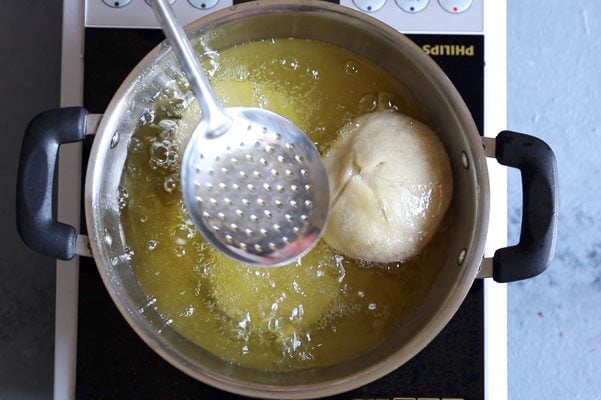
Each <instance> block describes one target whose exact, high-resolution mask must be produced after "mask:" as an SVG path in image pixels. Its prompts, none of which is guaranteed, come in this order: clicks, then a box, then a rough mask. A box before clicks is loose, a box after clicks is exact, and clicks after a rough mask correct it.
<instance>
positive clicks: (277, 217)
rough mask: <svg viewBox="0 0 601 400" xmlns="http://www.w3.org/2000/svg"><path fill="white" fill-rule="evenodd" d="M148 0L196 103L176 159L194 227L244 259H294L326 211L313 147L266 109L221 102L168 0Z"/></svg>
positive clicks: (315, 235) (309, 243) (310, 242)
mask: <svg viewBox="0 0 601 400" xmlns="http://www.w3.org/2000/svg"><path fill="white" fill-rule="evenodd" d="M150 3H151V5H152V7H153V9H154V12H155V14H156V16H157V19H158V20H159V23H160V24H161V27H162V28H163V31H164V33H165V36H166V37H167V39H168V40H169V42H170V44H171V46H172V47H173V50H174V52H175V54H176V56H177V58H178V60H179V62H180V64H181V66H182V69H183V71H184V72H185V74H186V75H187V77H188V80H189V82H190V85H191V87H192V89H193V91H194V94H195V95H196V97H197V99H198V101H199V103H200V108H201V111H202V120H201V122H200V124H199V126H198V127H197V128H196V130H195V131H194V133H193V135H192V138H191V139H190V142H189V143H188V145H187V146H186V149H185V152H184V156H183V160H182V165H181V182H182V192H183V197H184V201H185V203H186V206H187V208H188V211H189V213H190V216H191V217H192V220H193V221H194V223H195V225H196V227H197V228H198V230H199V231H200V232H201V233H202V234H203V236H204V237H205V238H206V239H207V240H208V241H209V242H210V243H211V244H213V245H214V246H215V247H216V248H217V249H219V250H220V251H222V252H223V253H225V254H226V255H227V256H229V257H231V258H233V259H235V260H237V261H240V262H242V263H245V264H250V265H264V266H278V265H284V264H287V263H289V262H291V261H294V260H295V259H298V258H299V257H301V256H302V255H304V254H305V253H306V252H308V251H309V250H310V249H311V248H312V247H313V246H314V245H315V244H316V243H317V241H318V240H319V238H320V237H321V234H322V232H323V230H324V229H325V225H326V221H327V217H328V211H329V202H330V198H329V193H330V191H329V186H328V177H327V175H326V171H325V167H324V165H323V162H322V159H321V156H320V154H319V152H318V150H317V148H316V147H315V145H314V144H313V143H312V142H311V141H310V140H309V138H308V137H307V136H306V135H305V134H304V132H303V131H301V130H300V129H299V128H298V127H296V126H295V125H294V124H293V123H292V122H290V121H289V120H287V119H285V118H283V117H281V116H279V115H277V114H275V113H273V112H270V111H268V110H265V109H261V108H242V107H231V108H224V107H223V105H222V104H221V102H220V101H219V99H218V98H217V96H216V95H215V92H214V91H213V89H212V88H211V85H210V83H209V81H208V78H207V77H206V75H205V73H204V70H203V67H202V65H201V64H200V61H199V60H198V57H197V55H196V52H195V51H194V48H193V47H192V44H191V43H190V41H189V40H188V38H187V36H186V34H185V32H184V30H183V29H182V27H181V26H180V25H179V23H178V22H177V21H176V19H175V16H174V15H173V12H172V10H171V7H170V6H169V4H168V0H152V1H151V2H150Z"/></svg>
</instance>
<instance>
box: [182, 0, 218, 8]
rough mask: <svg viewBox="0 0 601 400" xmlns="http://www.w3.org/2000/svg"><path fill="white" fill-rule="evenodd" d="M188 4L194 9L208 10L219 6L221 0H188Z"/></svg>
mask: <svg viewBox="0 0 601 400" xmlns="http://www.w3.org/2000/svg"><path fill="white" fill-rule="evenodd" d="M188 3H190V5H191V6H192V7H194V8H198V9H200V10H208V9H209V8H213V7H215V6H216V5H217V4H219V0H188Z"/></svg>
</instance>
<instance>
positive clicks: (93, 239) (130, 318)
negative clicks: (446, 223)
mask: <svg viewBox="0 0 601 400" xmlns="http://www.w3.org/2000/svg"><path fill="white" fill-rule="evenodd" d="M277 12H314V13H330V14H338V15H342V16H344V17H345V18H349V17H350V19H351V20H356V22H357V23H360V24H363V25H370V28H371V29H372V30H373V31H375V32H377V33H378V34H379V35H381V36H382V37H385V38H386V39H387V40H390V41H394V42H396V43H400V44H402V47H403V49H404V51H406V52H407V53H408V55H409V56H410V58H411V59H413V60H415V62H416V64H419V65H420V67H421V68H422V69H423V70H424V72H425V74H426V75H427V76H428V77H429V78H430V79H432V80H433V82H434V83H435V84H436V85H437V86H439V87H442V88H444V94H445V96H447V99H446V100H447V101H448V102H449V103H450V104H451V105H452V106H453V108H454V109H455V110H456V114H457V118H458V119H460V120H461V126H463V127H465V128H466V131H465V133H464V135H465V138H466V141H467V143H468V147H469V148H468V149H466V152H468V157H469V160H470V168H472V167H473V168H474V169H475V171H476V172H477V173H476V190H477V205H478V207H477V209H476V210H474V212H475V214H476V215H475V219H474V220H475V221H476V223H475V226H474V228H473V230H472V231H471V239H472V240H471V241H470V242H469V250H468V251H467V254H466V256H465V259H464V261H463V265H466V266H468V267H466V268H463V271H462V273H461V274H460V275H461V278H460V279H457V280H456V281H455V284H454V285H453V287H452V288H451V289H450V290H449V293H448V296H447V298H446V307H441V308H439V309H437V312H436V313H435V314H433V315H431V316H430V318H429V319H428V321H427V322H426V323H425V325H424V327H423V329H422V332H423V334H420V335H414V336H413V337H412V339H411V340H410V341H409V342H407V343H406V345H405V346H404V347H403V348H401V349H399V350H398V351H396V352H394V353H392V354H390V355H389V356H388V357H386V358H385V359H383V360H381V361H380V362H378V363H376V364H374V365H371V366H369V367H367V368H365V369H363V370H361V371H359V372H357V373H354V374H352V375H348V376H345V377H343V378H340V379H335V380H331V381H327V382H321V383H318V384H310V385H295V386H274V385H258V384H254V383H249V382H246V381H242V380H239V379H232V378H230V377H227V376H224V375H218V374H215V373H214V372H212V371H210V370H208V369H205V368H203V367H198V366H195V365H192V364H191V363H190V362H189V360H188V359H186V358H185V357H184V356H182V355H181V354H178V353H177V352H175V351H174V350H173V349H170V348H168V347H166V346H164V345H163V344H162V342H161V340H160V338H159V337H158V336H157V335H156V333H154V334H153V332H150V330H149V329H148V328H147V327H146V326H143V325H142V324H140V323H138V322H137V320H136V315H135V313H136V312H138V310H137V309H134V308H133V307H129V305H128V304H126V301H124V299H123V298H122V297H121V296H120V295H119V288H118V287H117V286H118V283H116V282H115V281H114V279H112V278H111V275H112V272H111V266H110V263H105V262H102V261H103V260H102V259H100V258H99V257H98V255H99V254H102V250H101V248H100V246H99V243H101V242H102V239H103V238H102V236H101V233H100V232H99V231H98V229H97V226H96V225H97V224H96V218H95V216H94V214H95V211H94V209H95V207H94V205H95V204H96V203H97V202H98V198H97V197H98V192H99V189H98V188H99V185H100V184H101V179H100V171H97V168H95V167H94V166H95V165H97V164H98V163H103V159H104V158H105V157H106V152H105V151H102V149H108V148H109V145H110V142H111V139H112V136H113V133H114V127H115V126H117V124H118V118H119V116H120V115H121V114H122V112H123V111H124V110H125V106H126V104H125V102H126V100H127V99H128V98H129V95H130V93H131V92H132V91H134V89H135V88H136V84H137V81H138V79H139V77H140V76H143V75H144V73H145V72H146V71H147V70H148V68H149V67H150V66H151V65H153V64H154V63H155V62H157V61H158V60H160V59H161V58H162V57H164V56H165V55H166V54H168V53H169V52H170V51H171V49H170V46H169V45H168V44H167V43H166V41H163V42H161V43H160V44H158V45H157V46H156V47H154V48H153V49H152V50H151V51H150V52H149V53H148V54H147V55H146V56H145V57H144V58H143V59H142V60H141V61H140V62H139V63H138V64H137V65H136V67H135V68H134V69H133V70H132V71H131V72H130V73H129V75H128V76H127V78H126V79H125V80H124V82H123V83H122V84H121V86H120V87H119V89H118V90H117V92H116V93H115V94H114V96H113V98H112V100H111V102H110V104H109V105H108V107H107V109H106V110H105V113H104V116H103V118H102V120H101V122H100V125H99V127H98V131H97V134H96V138H95V139H94V143H93V147H92V150H91V153H90V159H89V163H88V169H87V172H86V179H85V192H84V193H85V202H84V205H85V216H86V224H87V228H88V235H89V238H90V245H91V248H92V253H93V254H94V255H95V261H96V264H97V267H98V270H99V272H100V276H101V277H102V280H103V282H104V285H105V287H106V288H107V291H108V292H109V295H110V296H111V298H112V300H113V302H114V303H115V305H116V306H117V308H118V309H119V311H120V312H121V314H122V315H123V316H124V317H125V319H126V320H127V322H128V323H129V325H130V326H131V327H132V328H133V329H134V331H135V332H136V333H137V334H138V336H139V337H141V338H142V339H143V340H144V341H145V342H146V344H148V345H149V346H150V347H151V348H152V349H153V350H154V351H156V352H157V353H158V354H159V355H160V356H161V357H162V358H163V359H165V360H167V361H168V362H169V363H170V364H172V365H173V366H175V367H176V368H178V369H179V370H181V371H182V372H184V373H186V374H187V375H189V376H191V377H193V378H195V379H197V380H199V381H202V382H204V383H207V384H209V385H211V386H214V387H217V388H219V389H222V390H225V391H228V392H234V393H238V394H241V395H246V396H252V397H263V398H289V399H301V398H313V397H324V396H329V395H334V394H338V393H342V392H345V391H348V390H351V389H354V388H357V387H360V386H363V385H365V384H367V383H370V382H372V381H374V380H376V379H378V378H381V377H382V376H384V375H386V374H388V373H390V372H392V371H394V370H395V369H397V368H399V367H400V366H401V365H403V364H404V363H406V362H407V361H409V359H411V358H412V357H414V356H415V355H416V354H418V353H419V352H420V351H421V350H422V349H423V348H424V347H426V346H427V345H428V344H429V343H430V342H431V341H432V339H433V338H434V337H436V336H437V335H438V333H440V331H441V330H442V328H443V327H444V326H446V325H447V324H448V322H449V321H450V319H451V318H452V317H453V315H454V314H455V313H456V312H457V310H458V309H459V306H460V305H461V304H462V302H463V300H464V299H465V297H466V296H467V293H468V291H469V289H470V288H471V286H472V283H473V281H474V280H475V278H476V275H477V273H478V270H479V267H480V263H481V262H482V258H483V254H484V245H485V238H486V233H487V230H488V218H489V206H490V200H489V195H490V188H489V179H488V168H487V165H486V160H485V155H484V151H483V149H482V143H481V137H480V135H479V134H478V130H477V128H476V125H475V123H474V121H473V119H472V116H471V113H470V112H469V110H468V108H467V106H466V105H465V103H464V101H463V99H462V97H461V95H460V94H459V93H458V91H457V90H456V89H455V87H454V86H453V84H452V83H451V81H450V79H449V78H448V77H447V76H446V74H445V73H444V72H443V71H442V70H441V69H440V67H439V66H438V65H437V64H436V63H435V62H434V61H433V60H432V59H431V58H430V57H429V56H427V55H426V54H425V53H424V52H423V51H422V50H421V49H420V48H419V47H418V46H417V45H415V44H414V43H413V42H412V41H411V40H410V39H408V38H407V37H406V36H405V35H403V34H402V33H400V32H398V31H397V30H395V29H394V28H392V27H390V26H388V25H386V24H385V23H383V22H381V21H379V20H376V19H375V18H373V17H370V16H368V15H366V14H363V13H361V12H358V11H355V10H353V9H350V8H347V7H344V6H341V5H337V4H330V3H327V2H324V1H322V0H305V1H303V2H302V3H299V2H298V0H258V1H254V2H250V3H243V4H239V5H234V6H231V7H229V8H226V9H222V10H218V11H215V12H213V13H211V14H208V15H206V16H204V17H202V18H200V19H198V20H196V21H194V22H192V23H190V24H189V25H187V26H186V27H185V31H187V32H198V31H205V30H208V29H211V28H212V27H214V26H216V25H219V24H221V23H223V22H229V21H232V20H234V19H236V18H241V17H244V16H246V15H254V14H266V13H277Z"/></svg>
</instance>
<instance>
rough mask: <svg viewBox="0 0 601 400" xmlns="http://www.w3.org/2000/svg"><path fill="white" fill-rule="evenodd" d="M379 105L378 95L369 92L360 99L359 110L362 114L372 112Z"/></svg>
mask: <svg viewBox="0 0 601 400" xmlns="http://www.w3.org/2000/svg"><path fill="white" fill-rule="evenodd" d="M377 106H378V97H377V96H376V95H375V94H374V93H368V94H366V95H364V96H363V97H361V98H360V99H359V112H360V113H362V114H365V113H368V112H372V111H374V110H375V109H376V107H377Z"/></svg>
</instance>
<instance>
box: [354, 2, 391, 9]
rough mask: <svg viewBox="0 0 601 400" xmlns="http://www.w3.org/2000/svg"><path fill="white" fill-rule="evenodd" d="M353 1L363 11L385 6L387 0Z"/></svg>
mask: <svg viewBox="0 0 601 400" xmlns="http://www.w3.org/2000/svg"><path fill="white" fill-rule="evenodd" d="M353 3H354V4H355V6H356V7H357V8H358V9H359V10H361V11H365V12H374V11H378V10H379V9H380V8H382V7H384V4H386V0H353Z"/></svg>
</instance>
